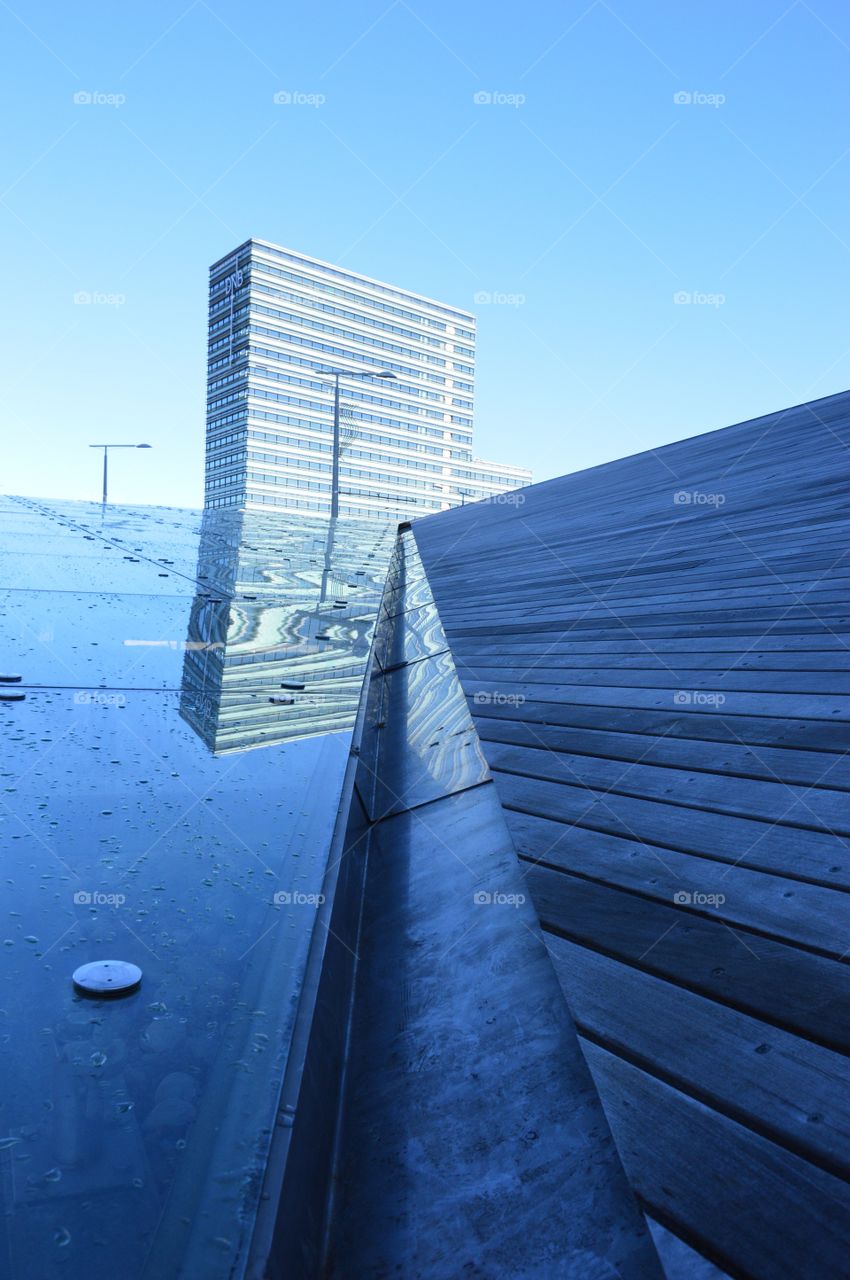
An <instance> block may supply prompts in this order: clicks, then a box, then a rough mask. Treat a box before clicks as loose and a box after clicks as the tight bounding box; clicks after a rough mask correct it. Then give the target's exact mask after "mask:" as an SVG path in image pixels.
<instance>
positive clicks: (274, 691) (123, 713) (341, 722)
mask: <svg viewBox="0 0 850 1280" xmlns="http://www.w3.org/2000/svg"><path fill="white" fill-rule="evenodd" d="M212 515H213V518H210V516H209V515H207V516H204V517H203V519H202V517H201V515H200V513H198V512H186V511H176V510H169V509H163V508H135V509H121V508H109V509H107V512H106V513H105V514H104V513H102V511H101V509H100V507H99V506H94V505H88V504H85V503H63V502H53V501H49V502H48V501H45V502H35V501H33V500H29V499H0V546H2V550H3V552H4V555H3V568H2V577H0V675H2V674H6V675H8V674H20V675H21V677H22V681H21V683H20V685H18V686H17V692H24V693H25V694H26V698H25V700H24V701H8V700H5V699H2V698H0V721H2V727H3V740H4V743H5V748H6V750H5V752H4V755H3V762H2V766H0V774H2V776H0V842H2V848H3V867H4V878H5V885H4V888H5V894H4V900H3V917H4V919H3V925H2V929H0V981H2V998H0V1036H2V1048H3V1058H4V1063H3V1080H4V1088H3V1090H2V1092H0V1188H2V1199H3V1209H4V1214H3V1217H2V1219H0V1222H2V1225H0V1232H2V1234H3V1236H4V1237H5V1238H4V1239H2V1240H0V1256H2V1257H3V1258H4V1266H6V1267H8V1270H9V1271H10V1272H11V1274H12V1275H14V1276H15V1278H16V1280H46V1278H49V1277H51V1276H54V1275H55V1276H60V1275H61V1276H65V1277H71V1278H72V1280H76V1277H83V1276H85V1277H89V1276H92V1275H109V1276H113V1275H114V1276H120V1277H122V1280H135V1278H136V1277H138V1278H139V1280H141V1278H142V1277H151V1278H153V1277H157V1280H158V1278H159V1277H161V1276H163V1275H170V1274H176V1272H177V1266H178V1265H183V1266H184V1267H185V1268H186V1270H185V1274H187V1275H198V1276H203V1277H205V1280H206V1278H208V1280H216V1278H217V1277H219V1276H221V1277H224V1276H230V1275H233V1274H238V1270H239V1267H240V1264H241V1260H242V1259H243V1258H244V1251H245V1247H246V1243H247V1232H248V1229H249V1225H250V1221H251V1217H252V1214H253V1211H254V1208H255V1205H256V1198H257V1195H258V1187H259V1178H260V1174H261V1171H262V1168H263V1163H264V1159H265V1154H266V1150H267V1146H268V1139H269V1130H270V1127H271V1124H272V1121H273V1117H274V1109H275V1097H276V1088H277V1085H278V1082H279V1079H280V1075H281V1071H282V1068H283V1066H284V1064H285V1061H286V1056H287V1051H288V1045H289V1037H290V1035H291V1031H292V1020H293V1014H294V1004H295V1000H294V995H295V993H296V991H297V989H298V986H299V983H300V978H301V973H302V969H303V965H304V962H305V958H306V953H307V948H308V945H309V939H310V933H311V928H312V922H313V919H314V913H315V897H316V895H318V894H319V893H320V892H321V887H322V879H323V873H324V867H325V861H326V858H327V851H328V844H329V840H330V836H331V831H332V826H333V820H334V816H335V811H336V807H337V803H338V799H339V790H340V786H341V781H342V776H343V771H344V767H345V762H346V757H347V751H348V743H349V733H348V729H349V728H350V724H351V719H352V716H353V710H354V707H355V705H356V700H357V695H358V693H359V686H358V680H359V678H360V675H361V674H362V669H363V662H364V659H365V656H366V652H367V649H368V643H369V636H370V634H371V626H372V618H373V612H374V610H376V609H377V601H378V596H379V591H380V582H381V580H382V577H383V574H384V572H385V569H386V560H387V558H388V554H389V549H390V543H391V540H392V531H391V530H384V529H381V528H379V527H378V526H376V525H370V526H365V527H364V526H360V527H359V528H355V527H353V526H351V525H346V524H345V522H341V523H340V524H339V527H338V528H337V529H336V530H334V531H333V536H331V530H330V529H329V528H328V526H327V525H326V524H325V525H323V524H322V523H320V522H319V521H306V520H305V521H303V522H293V521H291V520H287V521H286V522H285V523H284V522H277V521H276V519H275V518H274V517H270V516H266V515H265V514H260V515H258V516H256V517H254V516H252V515H249V516H240V515H238V514H237V513H233V512H224V513H212ZM250 596H254V597H256V598H255V599H253V600H251V599H248V598H247V597H250ZM341 601H346V603H345V604H343V605H340V607H336V606H337V603H338V602H341ZM319 635H328V636H329V637H330V639H329V640H320V639H319V638H318V637H319ZM282 684H290V685H300V684H303V685H304V689H303V690H283V689H281V688H280V686H281V685H282ZM4 690H5V691H6V692H7V693H8V692H10V691H12V690H13V686H11V685H3V684H0V694H2V692H3V691H4ZM278 695H280V696H283V697H284V698H288V696H292V697H293V699H294V700H293V701H292V702H288V701H286V702H276V701H275V702H272V701H269V699H270V698H276V697H277V696H278ZM309 735H312V736H309ZM296 738H297V739H298V740H292V739H296ZM261 744H267V745H266V746H265V749H264V750H251V751H244V750H239V748H240V747H242V748H244V747H248V746H251V747H256V746H259V745H261ZM211 748H212V749H211ZM109 957H116V958H119V959H125V960H129V961H132V962H134V963H136V964H138V965H140V966H141V968H142V969H143V971H144V978H143V982H142V987H141V989H140V991H139V992H138V993H136V994H135V995H132V996H130V997H128V998H126V999H124V1000H120V1001H115V1002H108V1001H103V1002H98V1001H91V1000H88V999H86V998H85V997H82V996H79V995H76V994H75V993H74V991H73V989H72V986H71V974H72V972H73V970H74V969H76V968H77V967H78V965H81V964H84V963H85V962H87V961H89V960H93V959H99V958H109Z"/></svg>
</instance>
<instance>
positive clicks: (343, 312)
mask: <svg viewBox="0 0 850 1280" xmlns="http://www.w3.org/2000/svg"><path fill="white" fill-rule="evenodd" d="M242 289H243V292H244V291H247V296H248V297H249V298H250V305H251V306H254V307H257V309H258V310H261V311H265V310H266V308H265V307H260V306H259V304H258V303H256V302H255V301H254V297H255V296H256V295H257V294H258V293H263V294H265V295H266V296H267V297H269V298H279V299H280V300H281V301H282V302H288V303H291V304H294V305H295V306H297V307H305V308H309V309H310V310H311V311H321V312H322V314H323V315H332V316H339V317H340V318H341V319H342V320H350V321H351V322H352V323H353V324H355V325H358V324H361V325H363V326H364V327H369V328H372V329H380V330H381V331H382V332H384V333H395V334H397V335H398V336H399V337H400V338H408V339H410V341H411V342H424V343H426V344H427V345H428V346H429V347H437V348H438V349H439V350H440V351H445V349H446V343H445V341H444V340H443V339H442V338H431V337H429V335H428V334H425V333H418V332H417V331H416V330H415V329H406V328H405V327H404V326H403V325H400V324H391V323H389V322H387V321H385V320H376V319H375V317H374V316H370V315H360V314H359V313H358V312H356V311H349V310H347V309H346V308H345V307H335V306H334V305H333V303H332V302H319V301H317V300H315V299H313V298H310V297H305V296H304V295H303V294H300V293H292V292H290V291H289V290H288V289H275V288H273V287H272V286H271V285H268V284H261V283H260V281H259V280H253V281H251V282H250V283H245V284H243V286H242ZM233 296H234V295H233V294H232V293H231V294H230V296H229V297H228V296H227V295H225V296H224V297H223V298H220V299H218V300H217V301H216V302H214V303H212V304H211V306H210V309H209V318H210V320H212V319H213V317H215V316H218V315H221V314H222V312H224V311H226V310H229V307H230V305H231V304H232V300H233ZM243 300H244V298H243V293H240V295H239V299H238V302H239V305H242V303H243ZM268 314H270V315H283V316H285V315H288V313H287V312H285V311H278V310H276V309H275V308H271V309H269V311H268ZM470 336H472V335H470Z"/></svg>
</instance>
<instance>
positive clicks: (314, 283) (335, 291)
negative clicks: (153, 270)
mask: <svg viewBox="0 0 850 1280" xmlns="http://www.w3.org/2000/svg"><path fill="white" fill-rule="evenodd" d="M252 266H253V268H254V271H253V273H251V271H250V268H251V267H252ZM231 269H232V268H228V269H227V274H226V275H224V276H222V277H221V278H220V279H219V280H217V281H216V282H215V283H214V284H211V285H210V297H211V298H213V297H216V296H217V294H218V293H219V292H220V291H221V290H222V289H223V288H224V285H225V281H226V279H227V275H229V274H230V271H231ZM257 272H264V273H265V274H266V275H273V276H277V277H278V279H281V280H288V281H289V282H290V283H291V284H300V285H304V287H305V288H307V289H311V290H313V291H314V292H316V293H326V294H329V295H330V296H332V297H335V298H345V299H346V301H348V302H359V303H363V304H364V305H367V306H369V307H370V308H372V309H373V310H375V311H383V312H385V313H386V314H387V315H393V316H400V317H401V318H402V319H403V320H413V321H414V322H415V323H416V324H424V325H427V326H428V328H429V329H438V330H439V331H440V332H441V333H445V332H446V331H447V325H445V324H444V323H443V322H442V321H441V320H434V319H432V318H431V317H430V316H425V315H419V314H418V313H417V312H415V311H408V310H406V309H405V308H403V307H394V306H392V304H390V303H387V302H379V301H378V299H377V298H372V297H369V296H366V295H364V294H363V293H355V292H354V291H353V290H351V289H340V288H337V287H336V286H335V285H332V284H327V283H325V281H323V280H316V279H313V278H311V277H310V276H304V275H300V274H299V273H298V272H296V271H285V270H284V269H283V268H281V267H273V266H272V265H271V264H270V263H268V262H262V261H260V260H255V261H254V262H253V263H252V262H251V260H250V259H248V260H247V261H246V263H245V265H244V267H243V272H242V274H243V283H244V281H246V280H253V281H254V282H255V286H256V284H257V283H259V282H258V281H257ZM455 332H456V333H462V335H463V337H465V338H472V337H474V336H475V335H474V334H473V333H471V332H470V330H468V329H464V330H459V329H456V330H455Z"/></svg>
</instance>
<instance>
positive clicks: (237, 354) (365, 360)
mask: <svg viewBox="0 0 850 1280" xmlns="http://www.w3.org/2000/svg"><path fill="white" fill-rule="evenodd" d="M249 333H259V334H264V335H267V336H268V337H271V338H276V339H277V340H278V342H281V343H289V344H290V345H291V346H296V347H307V348H308V349H309V350H311V351H324V352H327V353H328V354H329V355H333V356H336V357H337V358H338V359H341V360H358V361H359V362H360V363H361V364H372V365H374V366H375V367H376V369H389V370H391V371H392V370H399V371H400V372H402V373H404V375H405V376H406V377H408V378H416V377H419V378H425V379H426V380H427V381H428V382H437V383H440V384H445V378H442V377H439V376H438V375H436V374H432V373H429V372H428V370H425V369H410V368H408V367H407V366H405V365H401V364H399V363H398V362H397V361H394V360H389V359H387V360H384V359H381V360H375V359H374V358H373V357H372V356H368V355H364V354H363V353H361V352H359V351H358V352H352V351H349V350H348V349H347V348H346V347H338V346H335V345H334V344H333V343H330V342H317V341H314V340H313V339H311V338H303V337H301V336H300V335H299V334H285V333H282V332H281V331H279V330H277V329H266V328H265V327H264V326H262V325H243V327H242V328H241V329H239V330H238V331H237V332H235V333H232V334H227V335H226V336H225V337H223V338H217V339H215V340H212V339H211V340H210V343H209V348H208V350H209V353H210V355H212V354H213V353H214V352H216V351H220V350H221V349H222V348H223V347H227V349H228V354H227V355H226V356H223V357H222V359H220V360H210V363H209V367H210V368H211V369H212V368H220V367H221V365H222V364H229V365H232V364H233V363H234V362H235V361H236V360H239V359H241V358H243V357H244V355H245V348H244V346H243V343H244V342H245V339H246V338H247V337H248V334H249ZM250 350H251V351H252V352H256V353H257V354H260V355H264V356H267V357H268V358H269V359H274V360H282V361H287V362H288V363H290V364H307V363H310V364H313V362H312V361H307V360H305V359H304V358H302V357H293V356H292V355H289V354H287V353H286V352H284V351H276V350H274V349H272V348H269V347H263V346H260V345H259V344H258V343H255V342H251V343H250ZM413 358H415V359H419V360H423V361H424V362H426V363H428V364H434V365H439V366H440V367H442V368H446V367H447V362H446V361H445V360H443V359H441V358H440V357H439V356H430V355H428V354H427V353H426V352H422V353H419V352H415V353H413ZM313 367H314V368H316V369H319V368H321V367H322V366H321V364H320V363H318V362H316V363H315V364H313ZM448 367H449V368H451V370H452V371H453V372H457V373H463V374H466V375H467V376H469V377H472V376H473V375H474V373H475V369H474V368H473V367H472V365H467V364H456V363H452V364H451V365H448Z"/></svg>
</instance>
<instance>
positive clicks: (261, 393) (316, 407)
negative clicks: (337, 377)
mask: <svg viewBox="0 0 850 1280" xmlns="http://www.w3.org/2000/svg"><path fill="white" fill-rule="evenodd" d="M249 395H250V397H251V398H252V399H254V400H272V401H274V402H275V403H276V404H291V405H294V406H295V408H296V409H312V410H313V412H314V413H325V414H326V413H327V412H328V405H327V404H326V403H325V402H324V401H322V400H311V399H308V398H307V397H306V396H287V395H284V394H283V393H282V392H280V391H267V390H265V388H263V387H257V386H250V387H248V388H247V390H246V389H240V390H239V391H231V392H230V393H229V394H227V395H224V396H218V397H217V398H216V399H214V400H209V401H208V402H207V412H208V413H216V412H217V411H218V410H219V409H221V408H223V407H224V405H226V404H232V403H233V402H234V401H236V400H244V399H245V398H246V396H249ZM352 398H356V399H357V402H358V404H360V403H363V402H365V403H369V404H386V405H389V406H390V407H395V406H397V407H398V409H399V412H400V413H404V414H408V415H410V416H411V417H413V416H415V415H417V414H421V415H423V416H424V417H426V418H431V419H432V420H434V419H436V420H437V421H438V422H442V421H443V419H444V418H445V416H446V415H445V414H444V413H437V412H436V411H435V410H433V409H423V408H421V407H420V406H419V405H416V404H412V405H404V404H401V402H400V401H398V400H383V399H381V397H380V396H362V397H361V396H356V397H352ZM356 416H357V418H358V420H362V421H364V422H378V423H380V424H381V425H382V426H385V427H396V428H398V429H399V430H404V429H406V430H410V431H423V430H424V431H425V432H426V433H427V434H428V435H432V436H436V438H437V439H442V436H443V433H442V430H439V431H437V430H431V431H428V430H427V428H422V427H421V426H420V425H419V423H418V422H403V421H399V420H398V419H397V418H390V417H388V416H387V415H385V414H379V413H365V412H363V411H361V410H360V409H358V410H357V415H356Z"/></svg>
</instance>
